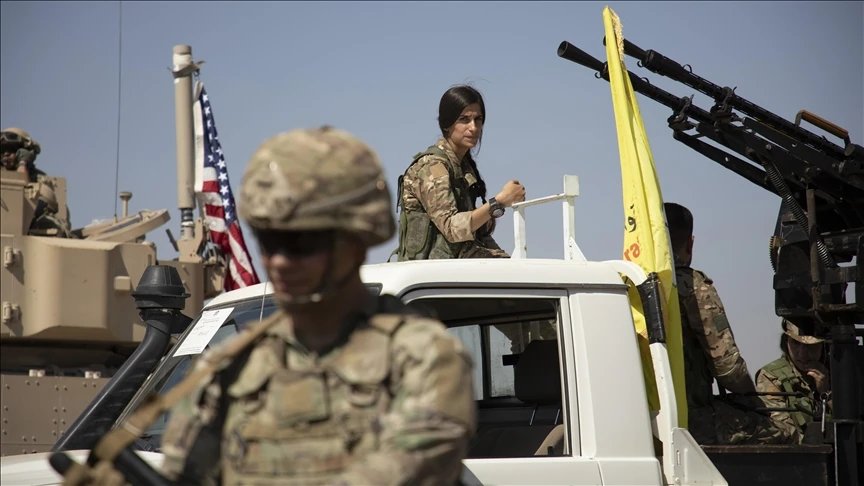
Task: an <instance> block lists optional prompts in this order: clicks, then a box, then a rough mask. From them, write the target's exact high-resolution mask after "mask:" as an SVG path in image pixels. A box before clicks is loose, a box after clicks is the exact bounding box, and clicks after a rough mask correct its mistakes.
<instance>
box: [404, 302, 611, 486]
mask: <svg viewBox="0 0 864 486" xmlns="http://www.w3.org/2000/svg"><path fill="white" fill-rule="evenodd" d="M402 299H403V300H404V301H405V302H408V303H411V304H412V305H414V306H418V307H422V308H423V309H424V310H426V311H428V312H430V313H432V314H433V315H435V316H436V317H437V318H438V319H440V320H441V321H442V322H444V324H446V325H447V327H448V330H449V331H450V332H451V333H452V334H453V335H455V336H457V337H458V338H459V339H460V340H461V341H462V342H463V343H464V345H465V346H466V348H467V349H468V350H469V351H470V353H471V355H472V357H473V359H474V396H475V400H476V402H477V407H478V427H477V431H476V434H475V436H474V438H473V440H472V442H471V444H470V447H469V451H468V456H467V459H466V460H465V461H464V465H465V469H464V471H463V476H462V481H463V483H464V484H466V485H470V484H532V485H544V484H568V485H588V484H592V485H593V484H602V480H601V477H600V470H599V467H598V465H597V463H596V462H595V461H594V460H592V459H590V458H585V457H582V455H581V448H580V444H579V413H578V408H579V404H578V400H577V393H576V389H577V388H576V386H577V383H576V381H575V373H574V371H573V363H575V360H574V358H573V347H572V345H567V344H566V343H572V339H571V337H570V329H569V326H568V325H567V324H566V323H569V322H570V315H569V309H568V299H567V292H566V290H563V289H561V290H559V289H540V290H538V289H506V288H499V289H476V288H474V289H458V288H457V289H453V288H448V289H418V290H413V291H411V292H408V293H407V294H405V295H403V296H402ZM562 343H563V344H562Z"/></svg>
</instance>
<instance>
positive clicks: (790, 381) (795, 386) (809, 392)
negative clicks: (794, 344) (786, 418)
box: [762, 356, 828, 434]
mask: <svg viewBox="0 0 864 486" xmlns="http://www.w3.org/2000/svg"><path fill="white" fill-rule="evenodd" d="M793 366H794V365H793V364H792V363H790V362H789V360H788V359H786V357H785V356H783V357H781V358H778V359H776V360H774V361H772V362H770V363H768V364H767V365H765V367H764V368H762V369H763V370H764V371H765V372H768V373H770V374H772V375H774V376H776V377H777V380H778V381H779V382H780V386H779V387H778V388H780V391H783V392H788V393H802V394H804V396H803V397H798V396H786V397H782V398H783V399H785V400H786V406H787V408H802V409H804V410H808V411H810V413H812V414H814V416H813V418H812V419H810V418H808V415H807V414H806V413H804V412H788V413H789V415H790V416H791V417H792V421H794V422H795V427H797V428H798V430H799V432H801V433H802V434H803V432H804V428H805V426H806V425H807V424H808V423H810V422H812V421H813V419H819V420H821V419H822V417H821V416H817V409H818V406H819V404H818V403H817V402H816V400H814V399H813V389H811V388H810V384H809V383H807V382H806V381H804V380H803V379H802V378H801V376H799V375H798V374H796V373H795V370H794V368H793ZM827 416H828V414H827V413H826V418H827Z"/></svg>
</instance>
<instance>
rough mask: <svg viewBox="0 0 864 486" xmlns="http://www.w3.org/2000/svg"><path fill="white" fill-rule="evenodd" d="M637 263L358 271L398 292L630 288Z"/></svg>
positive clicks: (493, 262) (231, 298)
mask: <svg viewBox="0 0 864 486" xmlns="http://www.w3.org/2000/svg"><path fill="white" fill-rule="evenodd" d="M634 267H635V268H634ZM637 269H638V267H636V265H634V264H632V263H631V262H625V261H617V260H615V261H602V262H590V261H578V260H562V259H551V258H550V259H544V258H530V259H527V258H526V259H511V258H500V259H499V258H490V259H480V258H471V259H454V260H421V261H411V262H393V263H376V264H370V265H363V266H362V267H361V268H360V276H361V278H362V279H363V282H364V283H366V284H376V283H378V284H381V285H382V288H381V292H383V293H389V294H394V295H397V296H398V295H399V294H401V293H403V292H404V291H406V290H408V289H411V288H415V287H420V286H422V287H445V286H446V287H454V286H483V287H489V286H511V285H519V286H521V287H525V286H530V287H537V288H543V287H547V288H548V287H609V286H616V287H619V286H620V288H622V289H626V286H625V285H624V282H623V281H622V279H621V275H620V273H619V272H623V273H627V274H628V275H631V278H633V276H632V273H633V271H634V270H635V271H637V272H638V270H637ZM639 270H641V269H639ZM637 278H638V277H637ZM643 278H644V277H643ZM639 280H641V279H639ZM265 286H266V288H265ZM272 292H273V288H272V286H271V285H270V283H269V282H265V283H260V284H257V285H252V286H250V287H244V288H242V289H237V290H234V291H231V292H226V293H224V294H220V295H218V296H217V297H215V298H213V300H211V301H210V302H208V303H207V305H206V306H205V307H212V306H217V305H220V304H224V303H226V302H235V301H238V300H244V299H247V298H252V297H257V296H261V295H262V293H266V294H270V293H272Z"/></svg>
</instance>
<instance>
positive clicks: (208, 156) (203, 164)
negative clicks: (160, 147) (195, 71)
mask: <svg viewBox="0 0 864 486" xmlns="http://www.w3.org/2000/svg"><path fill="white" fill-rule="evenodd" d="M195 93H196V95H197V96H196V98H197V100H196V102H195V106H194V110H193V112H194V116H195V192H196V193H197V195H198V201H199V203H200V204H201V206H202V208H203V212H204V219H205V222H206V224H207V227H208V228H209V229H210V237H211V239H212V242H213V243H214V244H215V245H216V246H218V247H219V248H220V249H221V250H222V253H223V255H225V257H226V260H227V262H228V272H226V275H225V290H226V291H231V290H234V289H238V288H242V287H247V286H249V285H254V284H257V283H260V280H259V279H258V275H257V274H256V273H255V267H253V266H252V258H251V257H250V256H249V250H248V249H247V248H246V242H245V241H244V239H243V231H242V230H241V229H240V222H239V221H238V220H237V212H236V211H235V206H234V194H233V193H232V192H231V183H230V182H229V181H228V167H227V165H226V164H225V158H224V157H223V156H222V145H220V144H219V135H218V133H217V131H216V122H215V120H214V119H213V110H212V108H211V107H210V98H209V97H208V96H207V90H205V89H204V83H202V82H201V81H196V83H195Z"/></svg>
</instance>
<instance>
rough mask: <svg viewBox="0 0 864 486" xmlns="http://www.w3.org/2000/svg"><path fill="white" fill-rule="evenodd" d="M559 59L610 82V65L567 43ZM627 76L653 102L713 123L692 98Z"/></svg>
mask: <svg viewBox="0 0 864 486" xmlns="http://www.w3.org/2000/svg"><path fill="white" fill-rule="evenodd" d="M558 57H561V58H564V59H567V60H568V61H571V62H575V63H576V64H579V65H581V66H585V67H587V68H588V69H592V70H594V71H597V74H596V75H595V76H596V77H598V78H602V79H605V80H606V81H609V66H608V63H605V62H602V61H600V60H599V59H597V58H596V57H594V56H592V55H591V54H588V53H587V52H585V51H583V50H582V49H579V48H578V47H576V46H574V45H573V44H571V43H569V42H567V41H563V42H561V44H560V45H559V46H558ZM627 74H628V75H629V76H630V84H631V85H632V86H633V89H634V90H635V91H636V92H638V93H642V94H643V95H645V96H647V97H649V98H651V99H652V100H654V101H656V102H658V103H660V104H663V105H666V106H668V107H669V108H671V109H672V110H674V111H675V112H683V113H686V114H687V115H689V116H690V117H692V118H693V119H694V120H696V121H698V122H702V123H711V121H712V118H711V114H710V113H708V112H707V111H705V110H703V109H702V108H699V107H698V106H695V105H693V104H691V102H690V101H691V100H690V98H679V97H678V96H675V95H673V94H672V93H669V92H668V91H664V90H663V89H660V88H658V87H656V86H654V85H652V84H651V83H649V82H648V80H646V79H643V78H640V77H639V76H637V75H635V74H633V73H632V72H631V71H627Z"/></svg>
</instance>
